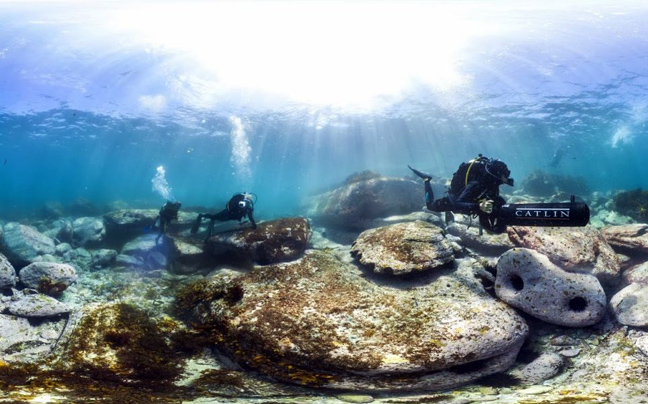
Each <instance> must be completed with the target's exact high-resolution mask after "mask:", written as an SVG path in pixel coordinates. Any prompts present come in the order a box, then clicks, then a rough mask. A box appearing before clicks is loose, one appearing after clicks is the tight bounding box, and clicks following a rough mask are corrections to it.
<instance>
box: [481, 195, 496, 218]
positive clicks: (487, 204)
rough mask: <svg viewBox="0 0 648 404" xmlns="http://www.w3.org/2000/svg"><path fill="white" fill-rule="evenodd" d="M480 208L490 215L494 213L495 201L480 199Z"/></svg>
mask: <svg viewBox="0 0 648 404" xmlns="http://www.w3.org/2000/svg"><path fill="white" fill-rule="evenodd" d="M479 210H481V211H482V212H484V213H486V214H488V215H490V214H491V213H493V201H491V200H490V199H483V200H481V201H479Z"/></svg>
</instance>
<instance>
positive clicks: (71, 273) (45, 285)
mask: <svg viewBox="0 0 648 404" xmlns="http://www.w3.org/2000/svg"><path fill="white" fill-rule="evenodd" d="M76 280H77V273H76V269H74V267H73V266H72V265H68V264H60V263H57V262H33V263H31V264H29V265H27V266H26V267H24V268H23V269H21V270H20V282H22V283H23V285H25V286H27V287H28V288H32V289H36V290H38V291H39V292H41V293H44V294H46V295H51V296H59V295H60V294H61V293H63V291H65V289H67V288H68V287H69V286H70V285H71V284H73V283H74V282H76Z"/></svg>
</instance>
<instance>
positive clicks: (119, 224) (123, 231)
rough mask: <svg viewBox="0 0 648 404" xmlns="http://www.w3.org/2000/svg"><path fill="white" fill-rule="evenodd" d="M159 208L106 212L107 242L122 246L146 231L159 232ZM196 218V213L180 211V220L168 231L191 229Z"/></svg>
mask: <svg viewBox="0 0 648 404" xmlns="http://www.w3.org/2000/svg"><path fill="white" fill-rule="evenodd" d="M158 213H159V209H121V210H115V211H112V212H109V213H106V214H105V215H104V216H103V219H104V225H105V227H106V242H107V243H108V244H109V245H110V246H112V247H115V248H119V247H121V246H122V245H123V244H124V243H125V242H127V241H128V240H130V239H132V238H133V237H138V236H141V235H143V234H145V233H146V232H152V233H156V234H157V231H158V230H157V229H156V228H154V226H155V220H156V218H157V217H158ZM195 219H196V214H195V213H189V212H184V211H182V210H180V211H179V212H178V220H174V221H172V222H171V224H170V225H169V228H168V229H167V233H169V234H174V233H176V232H179V231H181V230H184V229H189V228H190V227H191V225H192V224H193V222H194V221H195Z"/></svg>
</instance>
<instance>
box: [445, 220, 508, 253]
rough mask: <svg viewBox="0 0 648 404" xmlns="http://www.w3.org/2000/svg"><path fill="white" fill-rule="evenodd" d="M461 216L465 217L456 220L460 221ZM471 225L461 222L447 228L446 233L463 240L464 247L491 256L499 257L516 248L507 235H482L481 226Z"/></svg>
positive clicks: (484, 233) (485, 233)
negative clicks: (480, 232)
mask: <svg viewBox="0 0 648 404" xmlns="http://www.w3.org/2000/svg"><path fill="white" fill-rule="evenodd" d="M459 216H463V215H455V218H457V219H458V217H459ZM469 224H470V223H459V222H455V223H451V224H450V225H449V226H448V227H447V228H446V231H447V232H448V234H452V235H453V236H455V237H459V238H460V239H461V244H462V245H463V246H464V247H467V248H470V249H472V250H475V251H477V252H479V253H481V254H485V255H489V256H499V255H500V254H503V253H504V252H505V251H507V250H510V249H511V248H513V247H515V245H514V244H513V243H512V242H511V240H509V238H508V236H507V235H506V234H489V233H487V232H483V233H482V234H481V235H480V234H479V224H478V223H472V224H470V225H469Z"/></svg>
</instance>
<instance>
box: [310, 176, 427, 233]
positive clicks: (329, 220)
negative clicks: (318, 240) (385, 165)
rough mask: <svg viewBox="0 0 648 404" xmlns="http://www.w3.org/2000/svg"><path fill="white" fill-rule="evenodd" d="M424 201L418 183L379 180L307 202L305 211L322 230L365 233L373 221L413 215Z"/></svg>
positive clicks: (346, 186)
mask: <svg viewBox="0 0 648 404" xmlns="http://www.w3.org/2000/svg"><path fill="white" fill-rule="evenodd" d="M424 201H425V199H424V192H423V185H422V184H421V183H417V182H416V181H412V180H408V179H404V178H396V177H379V178H369V179H361V180H359V181H354V182H347V183H345V184H343V185H342V186H341V187H339V188H337V189H335V190H333V191H330V192H326V193H323V194H320V195H317V196H315V197H313V198H310V199H309V200H308V201H307V202H306V209H307V216H309V217H312V218H313V219H314V221H315V222H316V223H318V224H321V225H323V226H327V227H329V226H330V227H337V228H343V229H351V230H365V229H367V228H368V227H369V225H368V223H369V222H371V221H372V220H373V219H377V218H382V217H387V216H393V215H402V214H406V213H411V212H415V211H417V210H420V209H421V207H422V206H423V203H424Z"/></svg>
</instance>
